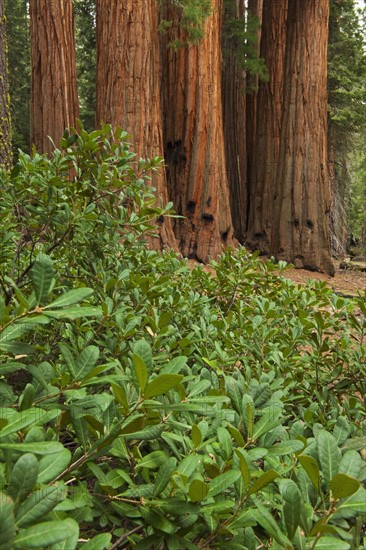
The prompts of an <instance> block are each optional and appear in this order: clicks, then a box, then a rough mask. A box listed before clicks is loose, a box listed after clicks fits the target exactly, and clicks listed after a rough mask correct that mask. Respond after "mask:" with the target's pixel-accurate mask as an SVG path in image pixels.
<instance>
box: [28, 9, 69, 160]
mask: <svg viewBox="0 0 366 550" xmlns="http://www.w3.org/2000/svg"><path fill="white" fill-rule="evenodd" d="M29 11H30V36H31V70H32V99H31V143H32V144H34V145H35V146H36V148H37V150H38V151H40V152H51V151H52V150H53V148H54V146H53V144H52V142H51V141H50V139H49V137H50V138H51V139H52V140H53V141H54V143H55V145H56V146H58V145H59V141H60V138H61V137H62V135H63V133H64V131H65V128H71V127H74V126H75V124H76V119H77V118H78V116H79V104H78V96H77V85H76V58H75V25H74V12H73V2H72V0H58V1H57V2H52V1H50V0H30V3H29Z"/></svg>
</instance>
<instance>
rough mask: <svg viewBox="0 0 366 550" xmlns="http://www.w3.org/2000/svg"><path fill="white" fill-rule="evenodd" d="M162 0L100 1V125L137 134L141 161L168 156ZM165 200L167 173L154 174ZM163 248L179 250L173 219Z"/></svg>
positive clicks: (162, 231)
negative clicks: (160, 34)
mask: <svg viewBox="0 0 366 550" xmlns="http://www.w3.org/2000/svg"><path fill="white" fill-rule="evenodd" d="M159 76H160V71H159V43H158V5H157V0H149V1H148V2H147V1H146V0H123V1H121V0H97V122H98V123H99V122H102V121H103V122H106V123H110V124H112V126H120V127H122V128H123V130H125V131H127V132H128V133H129V134H131V141H132V145H133V149H134V151H135V152H136V155H137V158H152V157H155V156H163V138H162V122H161V109H160V82H159ZM152 184H153V186H154V187H155V188H156V191H157V195H158V197H159V200H160V201H161V202H162V203H163V205H165V204H166V203H167V202H168V194H167V187H166V177H165V171H164V170H163V169H162V170H160V171H159V173H155V174H154V175H153V179H152ZM155 245H156V246H157V247H158V248H160V247H161V246H162V247H165V246H170V247H173V248H176V241H175V237H174V233H173V229H172V224H171V220H170V219H169V218H167V219H165V220H164V221H163V222H162V226H161V228H160V242H159V243H155Z"/></svg>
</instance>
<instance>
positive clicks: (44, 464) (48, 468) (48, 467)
mask: <svg viewBox="0 0 366 550" xmlns="http://www.w3.org/2000/svg"><path fill="white" fill-rule="evenodd" d="M70 460H71V453H70V451H69V450H68V449H66V448H62V449H61V450H60V451H59V452H58V453H57V455H56V456H54V455H46V456H43V457H42V458H41V460H40V461H39V474H38V478H37V482H38V483H47V482H48V481H52V480H53V479H55V478H56V477H57V476H58V475H59V474H61V472H63V471H64V470H65V469H66V468H67V467H68V465H69V464H70Z"/></svg>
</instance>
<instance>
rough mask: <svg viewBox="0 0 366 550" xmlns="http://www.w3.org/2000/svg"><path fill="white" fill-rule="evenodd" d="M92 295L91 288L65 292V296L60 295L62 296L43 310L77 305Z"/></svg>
mask: <svg viewBox="0 0 366 550" xmlns="http://www.w3.org/2000/svg"><path fill="white" fill-rule="evenodd" d="M92 294H94V290H92V289H91V288H74V289H72V290H69V291H68V292H65V294H62V296H60V297H59V298H57V299H56V300H54V301H53V302H51V303H50V304H47V305H46V306H44V308H43V309H44V310H46V309H48V308H54V307H65V306H71V305H74V304H78V303H80V302H82V301H83V300H85V299H86V298H89V297H90V296H91V295H92Z"/></svg>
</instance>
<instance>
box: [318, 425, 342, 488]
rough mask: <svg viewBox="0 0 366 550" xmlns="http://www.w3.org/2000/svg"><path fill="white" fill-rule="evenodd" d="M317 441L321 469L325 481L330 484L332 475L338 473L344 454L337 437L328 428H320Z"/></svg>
mask: <svg viewBox="0 0 366 550" xmlns="http://www.w3.org/2000/svg"><path fill="white" fill-rule="evenodd" d="M316 442H317V445H318V455H319V462H320V467H321V471H322V473H323V476H324V480H325V482H326V483H327V484H328V483H329V481H330V480H331V479H332V477H334V476H335V475H336V474H337V473H338V468H339V464H340V461H341V458H342V454H341V451H340V449H339V448H338V445H337V442H336V440H335V437H334V436H333V435H332V434H330V433H329V432H327V431H326V430H319V432H318V433H317V435H316Z"/></svg>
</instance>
